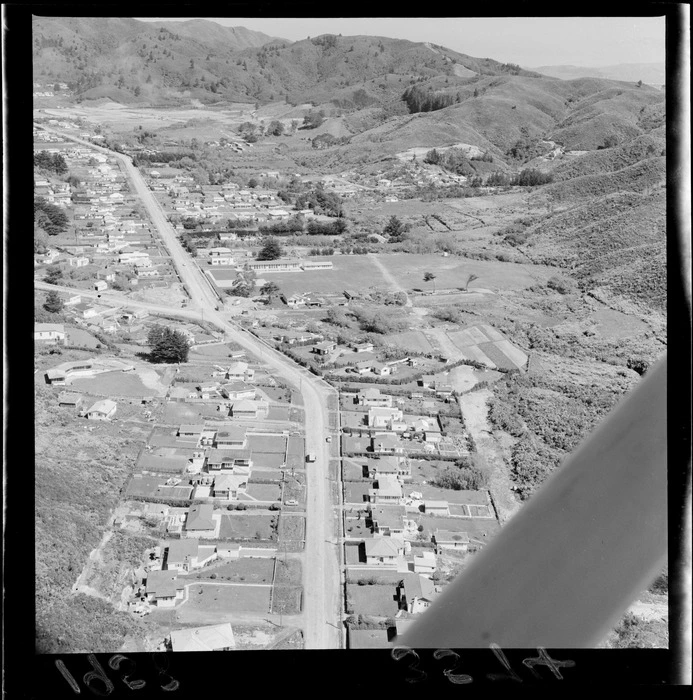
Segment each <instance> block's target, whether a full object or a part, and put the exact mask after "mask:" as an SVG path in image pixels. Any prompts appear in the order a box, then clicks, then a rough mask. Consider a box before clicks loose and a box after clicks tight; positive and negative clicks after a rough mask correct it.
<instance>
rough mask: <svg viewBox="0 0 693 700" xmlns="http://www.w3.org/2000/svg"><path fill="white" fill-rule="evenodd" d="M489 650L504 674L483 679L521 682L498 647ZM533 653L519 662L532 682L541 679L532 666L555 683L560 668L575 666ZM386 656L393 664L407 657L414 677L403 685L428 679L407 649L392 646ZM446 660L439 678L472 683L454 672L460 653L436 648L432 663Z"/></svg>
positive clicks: (418, 660)
mask: <svg viewBox="0 0 693 700" xmlns="http://www.w3.org/2000/svg"><path fill="white" fill-rule="evenodd" d="M489 648H490V649H491V651H492V652H493V655H494V656H495V658H496V659H497V660H498V661H499V662H500V663H501V665H502V666H503V668H504V669H505V673H487V674H486V679H488V680H490V681H499V680H512V681H515V682H516V683H522V682H523V680H522V678H520V676H519V675H518V674H517V673H516V672H515V671H514V670H513V668H512V666H511V665H510V661H509V660H508V657H507V656H506V655H505V653H504V652H503V650H502V649H501V648H500V646H499V645H498V644H495V643H491V644H490V645H489ZM537 652H538V654H539V656H538V657H528V658H526V659H523V661H522V663H523V665H524V666H525V667H526V668H527V669H529V671H530V672H531V673H532V676H533V677H534V678H535V679H538V680H544V678H543V677H542V676H541V675H540V674H539V673H537V671H536V670H535V668H534V667H535V666H546V667H547V668H548V669H549V670H550V671H551V673H552V674H553V676H554V678H556V679H557V680H563V676H562V675H561V672H560V669H561V668H573V667H574V666H575V662H574V661H572V660H570V659H566V660H564V661H559V660H557V659H553V658H551V656H550V654H549V653H548V652H547V650H546V649H545V648H543V647H538V648H537ZM390 656H391V657H392V658H393V659H394V660H395V661H401V660H402V659H405V658H407V657H412V660H411V662H410V663H409V665H408V666H407V670H409V671H413V672H414V674H415V675H411V674H408V675H406V676H405V677H404V681H405V682H406V683H420V682H422V681H424V680H426V679H427V678H428V674H427V673H426V671H424V670H423V669H422V668H421V663H422V659H421V656H420V655H419V654H418V653H417V652H416V651H415V650H414V649H412V648H411V647H406V646H396V647H394V648H393V649H392V651H391V652H390ZM450 657H452V658H453V660H454V665H453V666H452V667H451V668H450V667H449V668H444V669H443V675H444V676H445V677H446V678H447V679H448V680H449V681H450V683H454V684H455V685H464V684H467V683H473V681H474V679H473V678H472V676H470V675H469V674H466V673H456V671H458V670H459V668H460V666H461V665H462V657H461V656H460V654H458V653H457V652H456V651H453V650H452V649H436V650H435V651H434V652H433V658H434V659H435V660H436V661H440V660H442V659H448V658H450Z"/></svg>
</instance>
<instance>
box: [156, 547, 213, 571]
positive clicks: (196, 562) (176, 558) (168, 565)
mask: <svg viewBox="0 0 693 700" xmlns="http://www.w3.org/2000/svg"><path fill="white" fill-rule="evenodd" d="M165 549H166V562H165V564H164V567H165V569H166V570H168V571H190V570H191V569H199V568H200V567H202V566H204V565H205V564H209V562H211V561H214V559H216V556H217V555H216V547H215V546H214V545H201V544H200V541H199V540H194V539H183V540H170V541H169V542H167V543H166V545H165Z"/></svg>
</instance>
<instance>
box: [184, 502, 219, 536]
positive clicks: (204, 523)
mask: <svg viewBox="0 0 693 700" xmlns="http://www.w3.org/2000/svg"><path fill="white" fill-rule="evenodd" d="M213 514H214V508H213V506H212V504H211V503H195V504H194V505H192V506H191V507H190V510H189V511H188V517H187V520H186V521H185V530H184V533H185V536H186V537H203V538H210V537H215V536H216V532H217V529H218V525H219V520H218V518H216V519H215V518H214V517H213ZM181 534H183V533H181Z"/></svg>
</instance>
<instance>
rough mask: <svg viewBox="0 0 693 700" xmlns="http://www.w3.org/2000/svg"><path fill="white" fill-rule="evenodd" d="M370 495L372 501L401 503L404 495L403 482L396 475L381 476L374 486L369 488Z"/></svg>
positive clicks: (377, 502) (379, 503)
mask: <svg viewBox="0 0 693 700" xmlns="http://www.w3.org/2000/svg"><path fill="white" fill-rule="evenodd" d="M368 495H369V498H370V500H371V503H376V504H378V505H381V504H383V503H385V504H388V503H389V504H395V505H399V504H400V502H401V500H402V496H403V494H402V484H400V483H399V481H398V480H397V477H396V476H381V477H380V478H378V480H377V481H376V482H374V487H373V488H371V489H368Z"/></svg>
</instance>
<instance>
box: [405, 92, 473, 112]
mask: <svg viewBox="0 0 693 700" xmlns="http://www.w3.org/2000/svg"><path fill="white" fill-rule="evenodd" d="M402 99H403V100H404V102H405V103H406V104H407V107H408V108H409V112H410V113H411V114H415V113H416V112H435V111H437V110H439V109H445V107H450V105H454V104H455V103H456V102H459V101H460V96H459V94H458V93H457V92H450V91H446V90H436V91H434V90H432V89H431V88H424V87H422V86H421V85H412V86H411V87H408V88H407V89H406V90H405V91H404V94H403V95H402Z"/></svg>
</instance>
